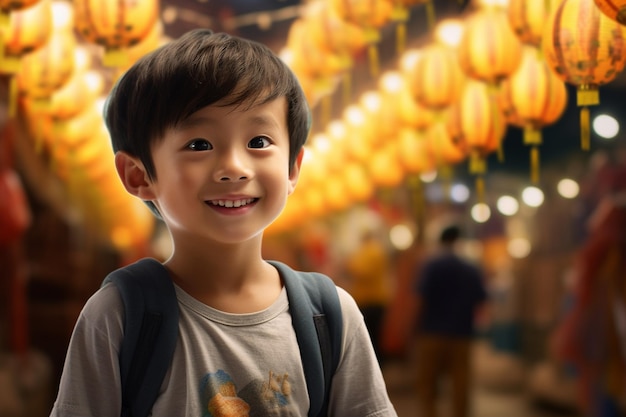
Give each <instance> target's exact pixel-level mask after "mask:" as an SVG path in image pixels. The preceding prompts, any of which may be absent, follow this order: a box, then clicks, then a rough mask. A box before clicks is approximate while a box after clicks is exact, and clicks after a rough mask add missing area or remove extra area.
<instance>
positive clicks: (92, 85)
mask: <svg viewBox="0 0 626 417" xmlns="http://www.w3.org/2000/svg"><path fill="white" fill-rule="evenodd" d="M85 80H86V82H87V88H89V90H91V91H92V92H95V93H96V94H100V93H101V92H102V89H103V88H104V77H103V76H102V73H101V72H99V71H96V70H91V71H87V72H86V73H85Z"/></svg>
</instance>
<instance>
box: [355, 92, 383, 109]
mask: <svg viewBox="0 0 626 417" xmlns="http://www.w3.org/2000/svg"><path fill="white" fill-rule="evenodd" d="M360 103H361V105H362V106H363V107H364V108H365V109H366V110H367V111H369V112H371V113H376V112H377V111H378V110H379V109H380V106H381V100H380V93H378V92H377V91H368V92H366V93H363V95H362V96H361V101H360Z"/></svg>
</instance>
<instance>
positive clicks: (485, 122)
mask: <svg viewBox="0 0 626 417" xmlns="http://www.w3.org/2000/svg"><path fill="white" fill-rule="evenodd" d="M446 126H447V128H448V132H449V133H450V136H451V137H453V138H455V140H458V141H460V142H462V143H464V144H465V146H466V147H467V152H468V155H469V157H470V161H469V171H470V173H471V174H476V175H477V177H476V189H477V192H478V196H479V200H482V193H483V178H482V176H483V174H485V172H486V170H487V162H486V158H487V156H488V155H489V154H490V153H492V152H494V151H496V150H497V149H499V147H500V142H501V140H502V138H503V137H504V134H505V133H506V128H507V124H506V120H505V119H504V115H503V113H502V110H501V109H500V107H499V105H498V101H497V97H496V95H495V93H494V91H493V89H491V88H490V86H489V85H488V84H487V83H484V82H481V81H475V80H471V81H468V82H467V83H466V84H465V87H464V89H463V92H462V94H461V98H460V100H459V101H458V102H457V103H455V104H454V105H453V106H451V107H450V111H449V113H448V117H447V122H446Z"/></svg>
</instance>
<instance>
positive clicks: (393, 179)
mask: <svg viewBox="0 0 626 417" xmlns="http://www.w3.org/2000/svg"><path fill="white" fill-rule="evenodd" d="M398 153H399V152H398V144H397V143H396V142H387V143H386V144H385V145H384V147H383V148H382V149H380V150H379V151H377V152H375V153H374V154H373V155H372V157H371V159H370V163H369V173H370V177H371V178H372V181H374V184H376V185H379V186H382V187H387V188H391V187H395V186H397V185H398V184H400V182H402V179H403V178H404V170H403V167H402V165H401V164H400V161H399V160H398Z"/></svg>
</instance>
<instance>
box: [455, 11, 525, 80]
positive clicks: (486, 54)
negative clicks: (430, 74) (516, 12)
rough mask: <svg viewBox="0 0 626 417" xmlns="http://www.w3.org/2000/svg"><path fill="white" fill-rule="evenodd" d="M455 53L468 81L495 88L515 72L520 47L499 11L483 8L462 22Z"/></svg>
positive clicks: (501, 12)
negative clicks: (485, 83) (491, 85)
mask: <svg viewBox="0 0 626 417" xmlns="http://www.w3.org/2000/svg"><path fill="white" fill-rule="evenodd" d="M457 53H458V58H459V66H460V67H461V70H462V71H463V72H464V73H465V74H466V75H467V76H468V77H470V78H473V79H476V80H479V81H484V82H487V83H490V84H493V85H497V84H498V83H499V82H500V81H501V80H503V79H504V78H506V77H508V76H509V75H511V74H512V73H513V72H514V71H515V70H516V69H517V66H518V65H519V62H520V60H521V58H522V43H521V42H520V40H519V39H518V38H517V36H516V35H515V33H514V32H513V29H512V28H511V25H510V24H509V21H508V18H507V15H506V13H505V12H504V11H503V10H501V9H497V8H483V9H479V10H477V11H475V12H473V13H472V14H471V15H470V16H468V17H467V18H466V21H465V28H464V32H463V37H462V38H461V42H460V43H459V46H458V48H457Z"/></svg>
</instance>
